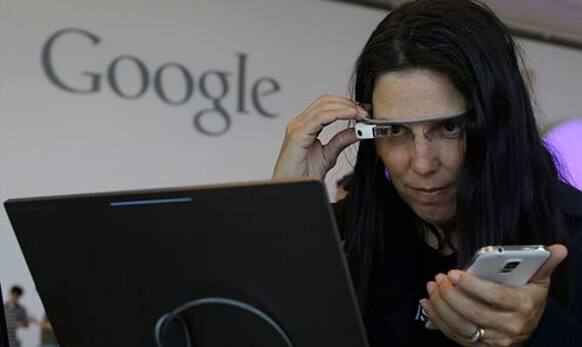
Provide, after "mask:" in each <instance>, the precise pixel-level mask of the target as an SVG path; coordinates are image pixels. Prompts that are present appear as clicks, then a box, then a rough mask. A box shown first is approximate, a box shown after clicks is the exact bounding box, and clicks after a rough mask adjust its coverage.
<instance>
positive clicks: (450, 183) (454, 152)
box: [372, 70, 467, 226]
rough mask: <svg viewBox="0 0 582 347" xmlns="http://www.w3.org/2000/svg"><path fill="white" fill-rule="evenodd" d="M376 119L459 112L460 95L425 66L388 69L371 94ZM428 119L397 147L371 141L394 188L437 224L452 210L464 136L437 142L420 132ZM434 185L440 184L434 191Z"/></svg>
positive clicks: (463, 105)
mask: <svg viewBox="0 0 582 347" xmlns="http://www.w3.org/2000/svg"><path fill="white" fill-rule="evenodd" d="M372 102H373V110H374V118H376V119H380V120H404V121H405V120H413V119H429V118H431V117H434V116H435V115H443V114H454V113H461V112H464V111H465V110H466V109H467V106H466V102H465V99H464V97H463V96H462V95H461V94H460V93H459V92H458V91H457V90H456V89H455V88H454V87H453V85H452V84H451V83H450V82H449V80H448V79H447V78H446V77H444V76H442V75H440V74H436V73H434V72H431V71H428V70H411V71H408V70H407V71H403V72H390V73H386V74H384V75H382V76H381V77H380V78H378V79H377V80H376V84H375V86H374V94H373V97H372ZM424 127H426V124H413V125H410V126H409V128H410V129H411V130H413V132H414V143H411V144H410V145H409V146H405V147H395V146H391V144H390V143H389V142H388V141H387V140H386V139H385V138H378V139H376V140H375V143H376V151H377V152H378V155H379V156H380V158H381V159H382V162H383V163H384V165H385V166H386V168H387V169H388V171H389V172H390V176H391V177H392V183H393V184H394V187H395V188H396V191H397V192H398V194H399V195H400V197H402V199H403V200H404V202H406V203H407V204H408V205H409V206H410V207H411V208H412V210H413V211H414V212H415V213H416V215H418V216H419V217H420V218H422V219H423V220H425V221H427V222H429V223H431V224H434V225H437V226H440V225H443V224H446V223H448V222H450V221H451V220H452V219H453V218H454V216H455V213H456V194H457V191H456V177H457V173H458V171H459V168H460V166H461V164H462V161H463V154H464V147H463V141H462V139H460V140H459V141H458V142H452V143H448V144H446V145H444V146H443V145H435V143H434V142H431V141H428V140H427V139H426V138H425V137H424V135H423V129H424ZM435 188H442V189H439V190H438V191H434V189H435Z"/></svg>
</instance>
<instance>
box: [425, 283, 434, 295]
mask: <svg viewBox="0 0 582 347" xmlns="http://www.w3.org/2000/svg"><path fill="white" fill-rule="evenodd" d="M434 286H435V283H434V282H433V281H430V282H428V283H427V284H426V291H427V292H428V293H429V294H430V293H432V291H433V290H434Z"/></svg>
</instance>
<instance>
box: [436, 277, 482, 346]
mask: <svg viewBox="0 0 582 347" xmlns="http://www.w3.org/2000/svg"><path fill="white" fill-rule="evenodd" d="M433 283H434V282H433ZM452 291H457V292H458V290H456V289H455V288H454V286H453V284H452V283H451V282H450V281H449V279H448V277H447V276H445V275H443V274H439V275H437V277H436V285H435V286H433V288H432V292H431V293H430V295H429V298H430V302H431V304H432V307H433V308H434V310H435V312H436V313H437V314H438V315H439V316H440V317H442V319H443V322H444V324H446V325H447V326H448V328H449V330H450V331H451V332H452V333H453V334H455V335H456V336H457V337H459V338H464V339H470V338H471V336H472V335H473V333H474V332H475V325H476V324H474V323H473V322H471V321H469V320H467V319H466V318H465V317H463V316H462V315H460V314H459V313H458V312H457V311H456V310H455V309H454V308H453V307H451V306H450V305H449V303H448V302H447V301H446V300H445V298H444V296H445V295H447V293H450V292H452ZM470 304H471V303H469V305H470Z"/></svg>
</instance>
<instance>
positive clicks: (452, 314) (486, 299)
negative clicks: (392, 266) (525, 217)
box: [421, 245, 568, 346]
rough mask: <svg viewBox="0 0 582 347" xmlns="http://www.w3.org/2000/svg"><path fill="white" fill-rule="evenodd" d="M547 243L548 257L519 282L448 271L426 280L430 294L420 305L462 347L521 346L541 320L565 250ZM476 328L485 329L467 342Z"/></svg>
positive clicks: (438, 327) (565, 252)
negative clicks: (505, 282)
mask: <svg viewBox="0 0 582 347" xmlns="http://www.w3.org/2000/svg"><path fill="white" fill-rule="evenodd" d="M548 248H549V249H550V251H551V253H552V254H551V256H550V258H549V259H548V261H546V263H545V264H544V265H543V266H542V267H541V268H540V269H539V270H538V271H537V272H536V274H535V275H534V276H533V277H532V279H531V280H530V282H529V283H528V284H526V285H524V286H522V287H518V288H510V287H506V286H504V285H501V284H497V283H494V282H491V281H487V280H482V279H480V278H478V277H476V276H473V275H471V274H469V273H467V272H464V271H461V270H451V271H449V273H448V274H447V275H444V274H438V275H437V276H436V277H435V281H434V282H433V281H431V282H429V283H427V291H428V293H429V297H428V299H422V300H421V305H422V306H423V308H424V310H425V311H426V313H427V315H428V316H429V318H430V319H431V321H432V323H433V325H434V326H435V327H436V328H437V329H439V330H441V331H442V332H443V333H444V334H445V335H446V336H448V337H449V338H450V339H452V340H454V341H456V342H457V343H459V344H461V345H463V346H521V345H523V344H524V343H525V341H527V339H528V338H529V337H530V336H531V334H532V333H533V332H534V330H535V329H536V327H537V326H538V323H539V321H540V319H541V316H542V313H543V311H544V307H545V304H546V300H547V297H548V290H549V287H550V277H551V274H552V272H553V271H554V269H555V268H556V266H557V265H558V264H559V263H561V262H562V260H564V258H566V256H567V254H568V251H567V249H566V247H564V246H562V245H552V246H550V247H548ZM479 328H481V329H483V330H482V332H484V334H483V335H482V336H481V339H480V340H479V341H478V342H472V341H471V337H472V336H473V335H474V334H475V333H476V332H477V330H478V329H479Z"/></svg>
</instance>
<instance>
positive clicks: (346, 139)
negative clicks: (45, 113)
mask: <svg viewBox="0 0 582 347" xmlns="http://www.w3.org/2000/svg"><path fill="white" fill-rule="evenodd" d="M357 141H358V138H357V137H356V133H355V131H354V129H353V128H346V129H343V130H342V131H340V132H338V133H337V134H335V135H334V136H333V137H332V138H331V140H329V142H328V143H327V144H326V145H325V146H324V147H323V156H324V157H325V158H326V159H327V160H328V161H331V160H332V159H333V164H335V161H336V160H337V157H338V156H339V154H340V153H341V151H343V150H344V149H345V148H346V147H348V146H349V145H351V144H353V143H355V142H357Z"/></svg>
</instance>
